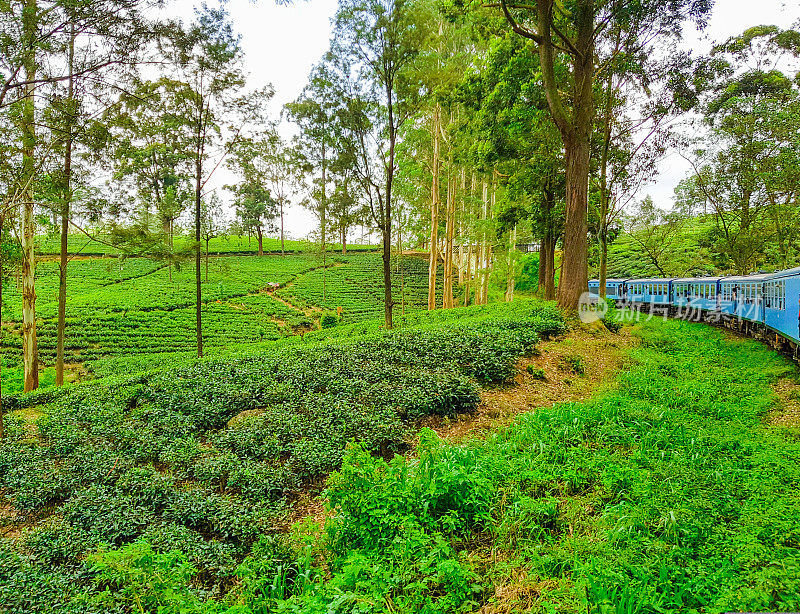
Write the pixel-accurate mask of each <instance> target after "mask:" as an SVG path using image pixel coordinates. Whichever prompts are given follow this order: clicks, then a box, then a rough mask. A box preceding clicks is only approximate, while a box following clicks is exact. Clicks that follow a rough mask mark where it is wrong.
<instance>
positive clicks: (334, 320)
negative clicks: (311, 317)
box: [319, 313, 339, 328]
mask: <svg viewBox="0 0 800 614" xmlns="http://www.w3.org/2000/svg"><path fill="white" fill-rule="evenodd" d="M337 324H339V316H337V315H336V314H334V313H325V314H323V315H322V317H321V318H320V319H319V326H320V328H333V327H334V326H336V325H337Z"/></svg>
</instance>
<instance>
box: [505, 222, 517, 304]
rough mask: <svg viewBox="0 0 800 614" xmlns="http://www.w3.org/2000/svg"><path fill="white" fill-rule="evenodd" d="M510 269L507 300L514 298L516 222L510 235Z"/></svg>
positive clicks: (508, 272)
mask: <svg viewBox="0 0 800 614" xmlns="http://www.w3.org/2000/svg"><path fill="white" fill-rule="evenodd" d="M508 239H509V240H508V271H507V272H506V301H507V302H510V301H513V300H514V286H515V285H516V281H515V279H514V250H515V249H516V243H517V225H516V224H514V228H513V230H512V231H511V232H510V233H509V235H508Z"/></svg>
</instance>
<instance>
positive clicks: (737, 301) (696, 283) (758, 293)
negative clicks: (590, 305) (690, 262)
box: [589, 267, 800, 359]
mask: <svg viewBox="0 0 800 614" xmlns="http://www.w3.org/2000/svg"><path fill="white" fill-rule="evenodd" d="M589 295H590V297H592V298H595V299H596V298H598V297H599V295H600V282H599V280H597V279H592V280H590V281H589ZM606 298H608V299H612V300H614V301H615V302H616V304H617V305H620V306H626V307H629V308H632V309H636V310H647V311H650V312H657V313H663V314H665V315H669V316H672V317H681V318H686V319H696V320H700V321H705V322H709V323H713V324H719V325H722V326H725V327H727V328H731V329H733V330H736V331H739V332H741V333H743V334H746V335H750V336H752V337H755V338H757V339H761V340H763V341H765V342H767V343H769V344H770V345H772V346H773V347H774V348H775V349H777V350H780V351H783V352H786V353H790V354H792V355H793V356H794V357H795V358H796V359H797V358H798V357H799V355H800V267H797V268H794V269H789V270H786V271H778V272H776V273H757V274H752V275H744V276H734V277H688V278H672V279H660V278H649V279H608V280H606Z"/></svg>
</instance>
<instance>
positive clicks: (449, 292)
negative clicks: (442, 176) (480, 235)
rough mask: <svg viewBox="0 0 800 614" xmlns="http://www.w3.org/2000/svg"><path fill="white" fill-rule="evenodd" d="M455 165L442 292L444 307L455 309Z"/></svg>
mask: <svg viewBox="0 0 800 614" xmlns="http://www.w3.org/2000/svg"><path fill="white" fill-rule="evenodd" d="M452 170H453V164H452V161H451V162H450V171H449V172H448V180H447V220H446V226H445V257H444V283H443V284H442V285H443V292H442V307H444V308H445V309H452V308H453V237H454V234H455V226H456V195H455V191H456V190H455V187H456V183H457V181H456V179H455V178H454V177H452Z"/></svg>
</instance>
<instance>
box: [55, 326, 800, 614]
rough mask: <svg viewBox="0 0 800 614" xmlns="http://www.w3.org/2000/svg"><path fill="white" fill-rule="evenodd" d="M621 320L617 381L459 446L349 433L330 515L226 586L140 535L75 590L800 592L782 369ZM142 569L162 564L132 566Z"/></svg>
mask: <svg viewBox="0 0 800 614" xmlns="http://www.w3.org/2000/svg"><path fill="white" fill-rule="evenodd" d="M635 334H637V335H638V336H639V337H640V338H641V340H642V343H641V345H640V347H639V348H638V349H636V350H634V351H633V353H632V356H631V365H630V368H629V370H628V371H627V372H625V373H623V374H622V375H621V376H620V381H619V388H618V389H617V390H616V391H614V392H611V393H607V394H606V395H604V396H602V397H601V398H598V399H596V400H593V401H590V402H587V403H573V404H566V405H561V406H556V407H553V408H546V409H539V410H537V411H535V412H532V413H529V414H525V415H523V416H521V417H520V418H519V419H518V420H517V422H515V423H514V424H512V425H510V426H508V427H506V428H504V429H502V430H500V431H498V432H496V433H495V434H493V435H492V436H490V437H489V438H487V439H485V440H480V441H473V442H470V443H466V444H462V445H456V446H454V445H449V444H447V443H444V442H442V441H440V440H439V439H438V438H437V437H436V435H435V434H434V433H433V432H430V431H423V432H422V433H421V435H420V444H419V448H418V450H417V454H415V455H413V456H408V457H406V456H395V457H394V458H393V459H392V460H390V461H387V460H385V459H384V458H382V457H380V456H376V455H375V454H373V453H371V451H370V450H369V449H368V447H367V446H365V445H364V444H362V443H353V444H350V445H349V446H348V448H347V451H346V454H345V457H344V460H343V463H342V467H341V469H340V470H339V471H337V472H334V473H333V474H332V475H331V477H330V478H329V480H328V489H327V496H328V500H329V508H330V514H329V516H328V519H327V520H326V521H325V522H324V524H323V525H318V524H315V523H313V522H306V523H305V524H303V525H301V526H299V527H297V528H296V532H295V534H294V536H293V537H291V538H290V537H285V538H275V537H273V538H264V537H262V538H261V539H260V540H259V541H258V542H257V545H256V547H254V548H253V549H252V551H251V553H250V554H249V556H247V557H246V558H245V559H244V560H243V562H242V563H241V565H239V567H238V568H237V570H236V576H237V578H238V582H237V583H236V584H235V586H234V587H233V588H232V589H231V590H230V592H229V593H228V595H227V596H226V597H225V598H212V597H210V596H209V595H203V594H201V593H200V592H199V591H198V590H196V589H192V588H189V587H190V586H195V587H197V586H198V584H197V579H196V577H197V576H196V574H197V573H199V572H198V571H197V569H194V568H190V567H187V565H188V563H187V561H188V555H183V554H180V553H177V552H173V553H170V554H157V553H156V552H155V551H153V550H152V548H151V546H150V545H149V544H147V543H143V542H140V543H136V544H133V545H129V546H126V547H125V548H122V549H121V550H116V551H115V550H111V551H101V552H100V553H98V554H95V555H93V556H92V558H91V559H90V560H89V561H88V562H87V563H86V566H85V567H84V568H83V573H85V574H87V577H89V578H91V581H92V582H94V585H93V586H94V587H95V588H94V589H93V591H87V592H85V594H84V595H82V596H79V597H76V598H75V599H74V600H73V603H84V602H92V600H98V599H107V601H106V602H105V605H106V606H108V607H111V606H112V605H113V606H114V607H118V606H120V605H121V604H122V603H125V601H123V600H129V601H130V600H131V599H135V600H136V602H137V603H142V604H147V607H146V609H147V610H150V611H155V610H156V609H157V608H161V609H159V610H158V611H160V612H178V611H180V612H228V613H231V614H232V613H234V612H236V613H239V614H241V613H251V612H252V613H256V612H258V613H262V612H273V611H274V612H298V613H299V612H303V613H316V612H320V613H322V612H325V613H329V612H336V613H338V612H358V613H367V612H396V613H409V614H410V613H412V612H426V613H440V612H441V613H445V612H467V611H474V610H476V609H479V608H481V607H483V608H484V610H483V611H486V612H492V611H497V612H516V611H532V612H590V613H592V612H603V613H605V612H620V613H622V612H625V613H637V612H642V613H656V612H658V613H665V612H675V613H677V612H681V613H683V612H724V611H791V610H797V609H800V512H798V509H800V505H799V504H800V489H798V487H799V486H800V443H798V439H797V437H796V436H794V435H793V433H792V431H790V430H787V429H780V428H776V427H769V426H766V425H765V423H764V420H763V417H764V414H765V412H767V411H769V410H770V409H771V408H772V406H773V403H774V396H773V394H772V393H771V392H770V385H771V384H772V383H773V382H774V381H775V380H776V379H777V378H778V377H781V376H786V375H789V374H790V373H794V372H795V368H794V367H793V366H790V365H789V364H788V363H787V362H786V361H785V360H784V359H782V358H781V357H778V356H776V355H774V354H773V353H772V352H770V351H769V350H767V349H766V348H764V347H762V346H760V345H758V344H757V343H755V342H751V341H742V340H730V339H728V338H726V337H725V336H724V334H723V333H722V332H720V331H717V330H714V329H711V328H707V327H703V326H701V325H697V324H687V323H682V322H660V321H653V322H649V323H646V324H643V325H641V327H639V328H637V329H636V330H635ZM153 566H156V569H160V568H162V567H163V568H165V569H166V568H168V569H169V570H170V571H169V574H167V575H166V576H165V574H164V573H160V574H158V582H155V583H154V582H151V581H147V580H145V578H149V577H150V575H151V571H150V570H151V569H153ZM159 566H161V567H159ZM170 574H171V575H170ZM54 582H55V581H54ZM101 589H104V590H105V591H106V592H98V591H100V590H101ZM112 590H113V591H115V593H113V594H116V595H120V596H119V597H111V596H110V595H111V594H112V592H111V591H112ZM81 600H84V601H81ZM86 600H88V601H86ZM129 601H128V602H129Z"/></svg>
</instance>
